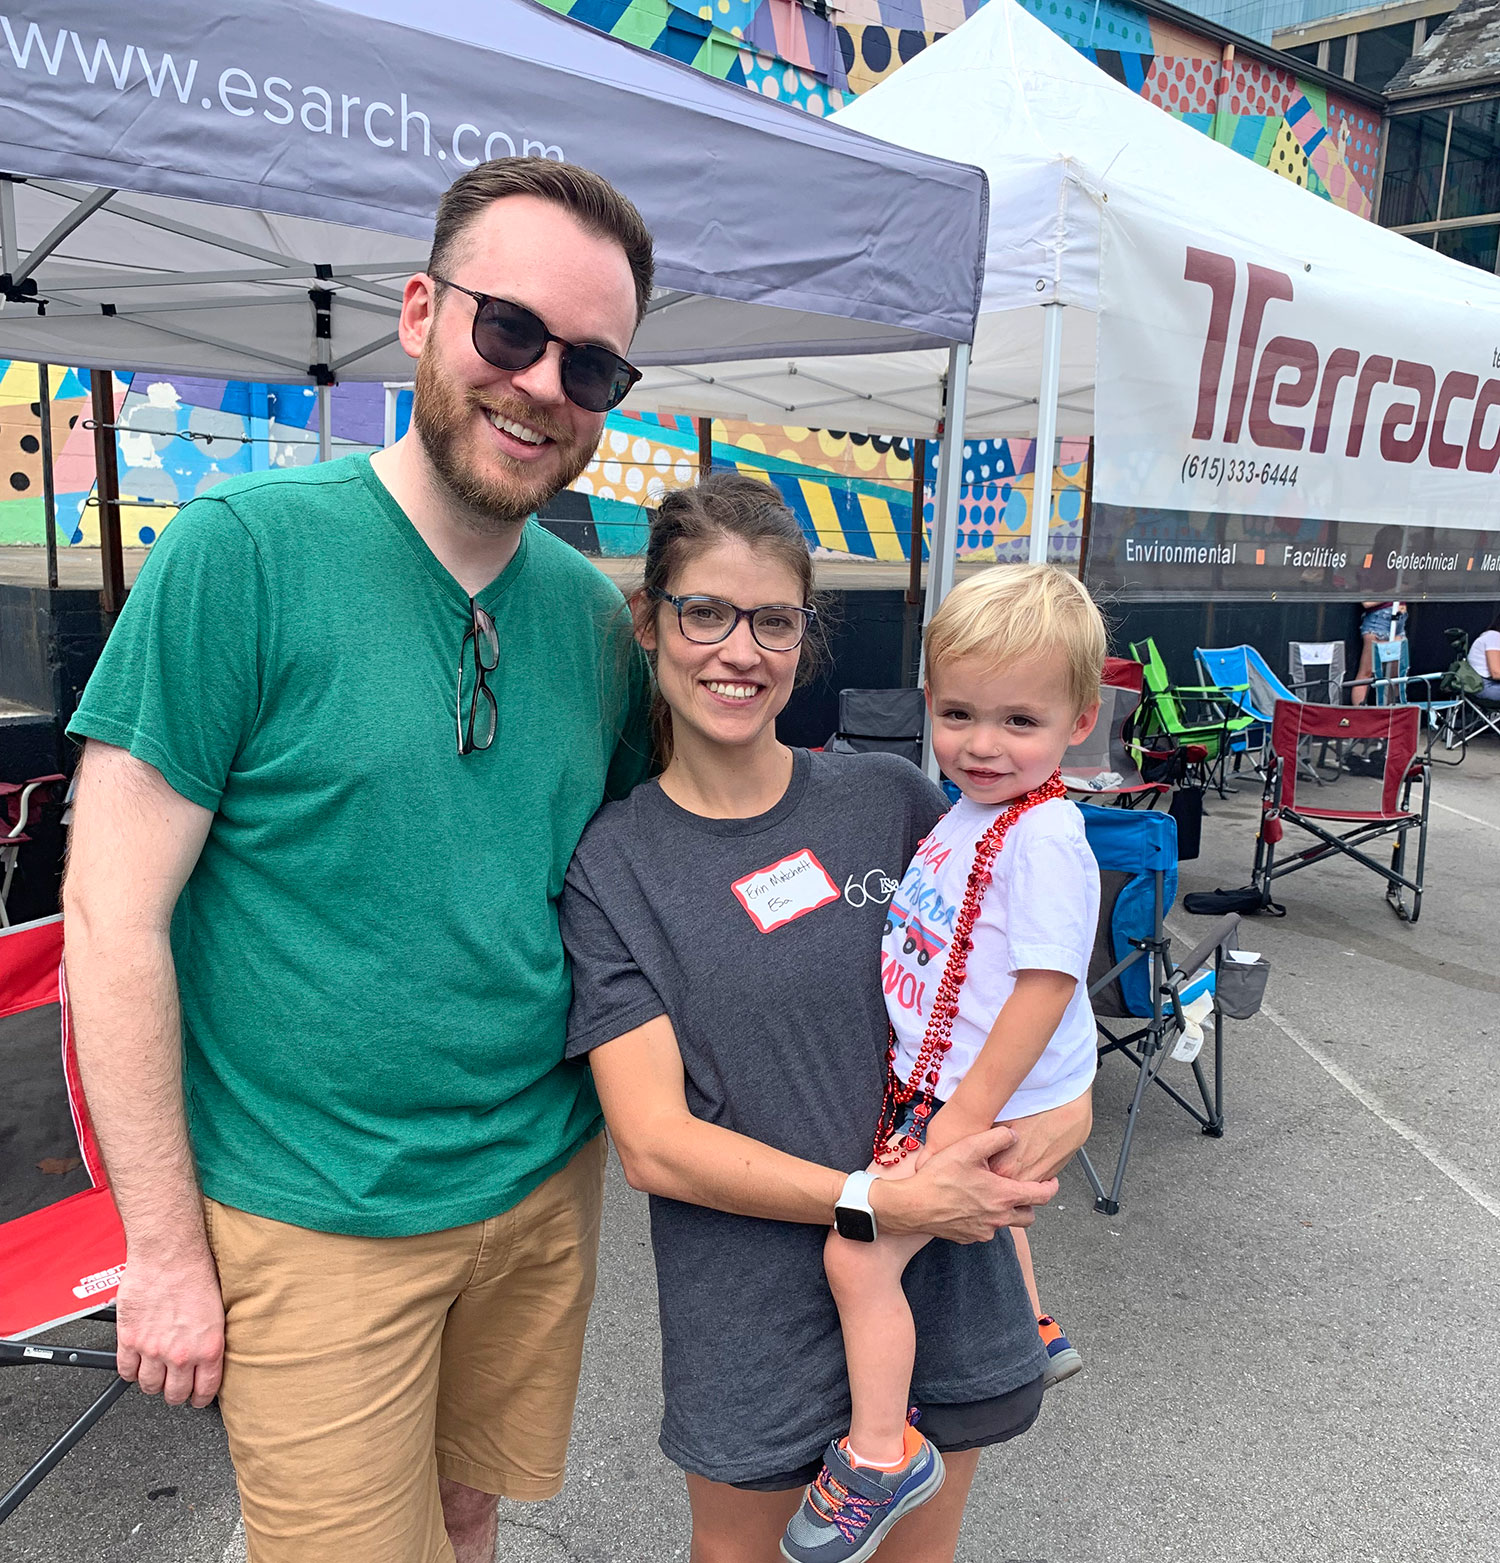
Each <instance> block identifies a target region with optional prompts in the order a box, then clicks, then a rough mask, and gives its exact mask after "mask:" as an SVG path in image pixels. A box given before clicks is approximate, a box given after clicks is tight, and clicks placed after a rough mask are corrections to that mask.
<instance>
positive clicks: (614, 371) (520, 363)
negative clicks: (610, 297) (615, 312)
mask: <svg viewBox="0 0 1500 1563" xmlns="http://www.w3.org/2000/svg"><path fill="white" fill-rule="evenodd" d="M428 275H429V276H430V277H431V278H432V280H433V281H434V282H436V283H439V284H441V286H443V287H445V288H453V289H455V290H456V291H457V292H459V293H467V294H468V295H469V297H470V298H471V299H473V300H474V333H473V337H474V351H475V352H476V353H478V354H479V356H480V357H481V358H482V359H483V360H484V361H485V363H487V364H493V365H494V366H495V368H497V369H509V370H511V371H512V372H515V371H517V370H521V369H529V368H531V366H532V365H533V364H534V363H537V362H538V361H539V360H540V359H541V356H542V354H543V353H545V352H546V351H547V344H548V343H549V342H556V343H557V344H558V345H559V346H560V347H561V348H562V388H563V394H564V395H565V396H566V397H567V398H568V400H569V401H570V402H573V403H575V404H576V405H577V406H579V407H582V408H583V409H584V411H585V412H609V411H610V410H611V409H612V408H615V407H618V406H619V405H620V403H621V402H623V401H624V400H625V397H626V396H627V395H628V394H629V391H630V388H631V386H633V385H634V384H635V382H636V381H637V380H639V379H640V377H641V371H640V370H639V369H637V368H636V367H635V365H634V364H632V363H629V362H628V361H627V360H625V359H623V358H621V357H620V355H619V354H618V353H612V352H610V350H609V349H608V348H607V347H598V346H596V345H595V344H594V343H592V342H585V343H581V344H580V343H577V342H565V341H563V339H562V338H561V337H560V336H553V334H552V333H551V332H550V331H549V330H548V329H547V327H546V324H545V323H544V322H543V320H542V318H541V317H540V316H539V315H534V314H532V312H531V311H530V310H529V309H524V308H523V307H522V306H521V305H520V304H512V303H511V301H510V300H509V299H503V298H494V297H492V296H491V295H490V294H488V293H476V292H475V291H474V289H473V288H466V287H463V286H461V285H460V284H459V283H457V282H449V280H448V279H447V278H446V277H440V276H438V275H437V273H436V272H429V273H428Z"/></svg>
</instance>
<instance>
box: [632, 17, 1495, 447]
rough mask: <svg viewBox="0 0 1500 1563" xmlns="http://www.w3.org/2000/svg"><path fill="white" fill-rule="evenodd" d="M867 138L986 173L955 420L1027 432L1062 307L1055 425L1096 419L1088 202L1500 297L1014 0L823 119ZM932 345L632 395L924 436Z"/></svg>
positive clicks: (1150, 223) (1099, 212)
mask: <svg viewBox="0 0 1500 1563" xmlns="http://www.w3.org/2000/svg"><path fill="white" fill-rule="evenodd" d="M835 118H836V120H837V122H838V123H840V124H843V125H848V126H851V127H853V128H854V129H857V130H862V131H865V132H866V133H867V134H869V135H872V136H878V137H880V138H881V139H882V140H885V141H890V142H893V143H895V144H897V145H901V146H909V147H913V148H917V149H920V150H921V151H924V152H930V153H932V154H934V155H936V156H940V157H949V158H961V159H962V160H964V161H965V162H973V163H977V164H978V165H979V166H980V167H982V168H983V169H984V170H985V172H986V173H987V174H988V175H989V181H990V214H989V240H988V245H987V250H986V261H985V280H984V297H983V301H982V303H981V305H980V319H979V325H978V329H977V331H976V333H975V339H974V352H973V360H972V364H971V367H970V373H969V402H968V409H967V416H966V418H965V424H964V428H965V433H966V434H967V435H968V436H969V437H970V438H993V437H995V436H1004V435H1020V434H1030V433H1034V432H1035V431H1036V427H1037V410H1038V391H1039V385H1040V379H1041V368H1042V336H1043V326H1042V316H1043V311H1042V310H1041V309H1039V308H1037V307H1036V306H1038V305H1041V304H1047V303H1052V302H1057V303H1061V304H1063V305H1066V306H1069V307H1068V308H1066V309H1065V310H1064V311H1063V315H1064V322H1063V332H1062V352H1061V371H1060V394H1059V401H1058V418H1057V430H1056V432H1057V433H1058V434H1061V435H1086V434H1089V433H1091V432H1092V431H1093V422H1094V402H1093V382H1094V378H1095V361H1096V349H1095V343H1096V311H1097V310H1098V307H1099V294H1100V274H1101V265H1103V266H1105V267H1107V266H1108V264H1109V262H1108V258H1107V257H1104V258H1103V259H1101V248H1102V241H1101V233H1102V228H1103V214H1104V212H1105V210H1106V208H1107V210H1108V212H1109V215H1110V219H1111V226H1112V227H1113V228H1115V229H1116V230H1117V231H1124V232H1129V231H1130V230H1131V229H1132V228H1134V229H1135V230H1136V231H1138V232H1141V231H1150V230H1153V229H1154V228H1155V227H1156V226H1157V225H1159V224H1162V223H1170V224H1172V225H1174V226H1177V227H1180V228H1184V229H1187V230H1189V231H1191V232H1195V233H1198V234H1201V235H1203V237H1204V239H1205V241H1209V242H1211V243H1212V244H1213V247H1215V248H1222V247H1225V246H1227V247H1229V248H1230V249H1236V248H1240V247H1244V248H1248V249H1249V250H1250V251H1251V252H1252V253H1256V254H1257V255H1258V257H1259V255H1262V254H1264V253H1265V252H1266V250H1267V248H1268V247H1269V248H1270V249H1271V250H1273V251H1277V252H1280V254H1281V256H1282V259H1283V261H1284V264H1285V266H1286V268H1288V269H1293V268H1294V269H1295V270H1297V271H1302V270H1304V268H1306V269H1316V271H1317V273H1318V276H1319V278H1320V279H1321V281H1322V282H1323V283H1324V284H1330V283H1331V284H1332V285H1334V286H1340V287H1342V288H1343V289H1344V290H1346V291H1347V293H1348V294H1349V295H1350V296H1351V297H1361V296H1364V295H1366V294H1367V293H1369V292H1371V291H1372V290H1378V291H1379V292H1380V294H1381V295H1382V300H1383V302H1384V300H1392V301H1393V302H1394V303H1395V304H1396V306H1397V307H1399V306H1400V301H1401V300H1402V299H1404V300H1406V301H1407V303H1408V305H1409V306H1410V308H1411V309H1413V310H1415V311H1417V312H1418V313H1424V312H1427V311H1430V310H1431V309H1432V308H1433V305H1434V301H1438V302H1440V303H1446V304H1448V305H1451V306H1453V307H1455V308H1463V307H1468V306H1482V307H1483V308H1484V309H1486V310H1487V311H1494V310H1497V309H1500V280H1497V279H1496V278H1495V277H1492V276H1490V275H1488V274H1487V273H1484V272H1481V271H1478V270H1477V269H1475V268H1473V267H1468V266H1463V265H1461V264H1459V263H1458V262H1455V261H1452V260H1449V259H1447V258H1446V257H1444V256H1440V255H1437V254H1435V253H1434V252H1433V251H1432V250H1429V249H1424V248H1423V247H1422V246H1420V245H1417V244H1414V243H1413V242H1412V241H1411V240H1410V239H1408V238H1406V237H1405V236H1404V235H1401V234H1397V233H1393V232H1390V231H1389V230H1387V229H1383V228H1379V227H1377V226H1376V225H1374V224H1373V223H1371V222H1368V221H1367V220H1365V219H1364V218H1361V217H1359V216H1357V215H1355V214H1354V213H1352V212H1349V211H1346V210H1344V209H1343V208H1341V207H1337V206H1334V205H1333V204H1332V203H1331V202H1329V201H1325V200H1322V199H1320V198H1319V197H1318V196H1315V195H1313V194H1311V193H1310V192H1308V191H1306V190H1304V189H1302V188H1301V187H1300V186H1298V185H1295V184H1293V183H1291V182H1290V181H1289V180H1286V179H1283V178H1281V177H1280V176H1279V175H1276V174H1273V173H1272V172H1271V171H1270V170H1269V169H1266V168H1262V167H1260V166H1259V165H1258V164H1255V163H1253V162H1251V161H1250V160H1249V159H1248V158H1245V157H1242V156H1240V155H1239V154H1238V153H1236V152H1234V151H1232V150H1231V149H1230V148H1229V147H1227V146H1224V145H1221V144H1220V143H1218V142H1216V141H1215V140H1213V139H1212V138H1211V137H1209V136H1206V135H1203V134H1202V133H1201V132H1199V131H1197V130H1194V129H1192V128H1191V127H1190V126H1188V125H1185V124H1183V123H1182V122H1181V121H1179V120H1176V119H1173V118H1172V117H1171V116H1170V115H1168V114H1166V113H1163V112H1162V110H1160V109H1159V108H1157V107H1156V106H1155V105H1153V104H1151V103H1149V102H1147V101H1146V99H1144V98H1142V97H1139V96H1138V95H1137V94H1136V93H1134V92H1132V91H1130V89H1129V88H1127V87H1124V86H1122V85H1120V84H1119V83H1118V82H1116V81H1114V80H1113V79H1112V78H1111V77H1109V76H1107V75H1106V74H1105V73H1104V72H1103V71H1102V70H1100V69H1099V68H1098V67H1097V66H1095V65H1093V64H1092V63H1091V62H1090V61H1088V60H1086V59H1085V58H1084V57H1083V55H1081V54H1080V53H1079V52H1078V51H1077V50H1076V49H1074V48H1073V47H1072V46H1071V45H1069V44H1068V43H1066V42H1065V41H1064V40H1063V39H1062V38H1060V37H1059V36H1058V35H1057V34H1056V33H1054V32H1052V30H1051V29H1050V28H1048V27H1047V26H1046V25H1045V24H1043V23H1042V22H1040V21H1038V20H1037V19H1036V18H1035V17H1033V16H1032V15H1030V14H1029V13H1028V12H1026V11H1025V10H1023V9H1022V8H1021V6H1020V5H1018V4H1017V3H1016V0H991V3H990V4H988V5H986V6H984V7H983V8H982V9H981V10H979V11H977V12H976V13H975V14H974V15H973V16H971V17H970V18H969V19H968V20H967V21H966V22H965V23H964V24H963V25H962V26H961V27H959V28H957V29H956V30H955V31H954V32H952V33H950V34H949V35H948V36H947V37H946V38H944V39H942V40H941V41H940V42H938V43H937V44H935V45H933V46H932V47H931V48H929V49H926V50H923V51H922V53H920V54H918V55H917V56H916V57H915V58H914V59H912V60H911V61H909V62H908V63H907V64H905V65H903V66H902V68H901V69H900V70H899V71H896V72H894V73H893V74H892V75H891V76H889V77H887V78H886V79H885V80H884V81H882V82H880V83H879V84H878V85H876V86H875V87H873V88H872V89H871V90H870V91H869V92H867V93H865V94H863V95H862V96H861V97H859V98H857V99H856V100H855V101H854V102H853V103H851V104H850V105H849V106H848V107H846V108H844V109H843V110H841V111H840V113H839V114H838V115H837V116H835ZM946 363H947V358H946V355H945V354H942V353H934V352H918V353H903V354H900V355H874V356H871V357H867V358H861V359H858V360H853V359H850V360H846V361H845V362H843V363H835V362H832V361H828V360H823V361H816V360H811V359H809V358H807V357H806V356H803V357H798V358H796V359H794V360H792V361H790V362H783V363H780V364H777V363H773V362H761V363H756V364H754V365H739V366H736V365H729V364H700V365H695V366H692V367H691V368H690V369H685V370H669V369H661V370H657V371H654V372H653V373H652V374H650V375H648V377H647V379H646V381H645V382H644V383H643V384H642V385H641V386H639V387H638V388H637V390H636V393H635V394H636V400H635V403H634V405H636V406H642V405H645V406H650V405H653V404H654V403H655V402H656V401H658V400H659V401H660V402H661V403H664V404H665V403H669V402H670V401H671V400H672V398H674V397H675V398H677V399H678V400H679V401H681V402H683V403H684V404H686V403H687V402H688V401H691V404H692V405H694V406H696V407H699V408H701V410H702V411H704V412H713V413H716V414H721V415H727V416H737V417H749V418H756V419H760V420H762V421H767V422H774V421H781V422H789V423H811V424H819V425H826V426H830V427H834V428H850V429H859V430H865V431H869V432H871V433H881V434H911V435H928V436H930V435H932V434H933V433H934V432H935V430H936V425H937V421H938V419H939V418H940V417H941V409H942V381H943V374H944V370H945V368H946Z"/></svg>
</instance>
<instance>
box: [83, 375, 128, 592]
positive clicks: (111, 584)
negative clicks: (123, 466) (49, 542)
mask: <svg viewBox="0 0 1500 1563" xmlns="http://www.w3.org/2000/svg"><path fill="white" fill-rule="evenodd" d="M89 394H90V396H91V397H92V398H93V404H94V474H95V477H94V485H95V488H94V491H95V494H96V495H97V497H98V500H99V561H100V566H101V569H102V572H103V578H104V584H103V591H102V597H101V600H102V603H103V607H104V612H105V615H106V616H107V617H108V618H109V619H110V621H111V623H112V622H113V621H114V617H115V615H116V614H118V613H119V611H120V609H121V608H123V607H124V606H125V563H124V556H123V554H122V553H121V543H120V466H119V452H118V448H117V446H116V444H115V377H114V374H113V372H112V371H111V370H108V369H95V370H94V371H93V372H92V373H91V374H90V376H89Z"/></svg>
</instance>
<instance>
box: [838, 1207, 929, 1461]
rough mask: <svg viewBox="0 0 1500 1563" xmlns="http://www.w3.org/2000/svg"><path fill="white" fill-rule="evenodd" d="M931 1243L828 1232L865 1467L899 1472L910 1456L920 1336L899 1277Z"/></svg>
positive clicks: (852, 1432) (855, 1444)
mask: <svg viewBox="0 0 1500 1563" xmlns="http://www.w3.org/2000/svg"><path fill="white" fill-rule="evenodd" d="M930 1241H931V1240H930V1239H929V1238H928V1237H926V1236H924V1235H922V1234H919V1233H914V1234H912V1235H910V1236H907V1235H904V1234H903V1235H902V1236H900V1237H881V1238H877V1239H876V1241H875V1242H873V1243H852V1242H850V1241H849V1240H848V1239H847V1238H843V1237H840V1236H839V1235H838V1233H837V1232H830V1233H829V1234H828V1243H827V1246H826V1247H825V1248H824V1250H823V1263H824V1266H825V1268H826V1270H827V1273H828V1285H829V1289H830V1290H831V1291H832V1292H833V1300H834V1301H835V1302H836V1303H837V1304H838V1309H839V1324H840V1325H841V1327H842V1328H843V1332H844V1358H845V1361H846V1362H847V1364H848V1369H849V1396H850V1399H851V1401H852V1402H853V1415H852V1417H851V1418H850V1423H849V1449H850V1452H851V1454H853V1455H854V1456H855V1457H856V1458H857V1459H859V1460H862V1461H864V1462H865V1463H867V1464H872V1465H887V1466H890V1467H892V1468H894V1467H895V1466H897V1465H899V1464H900V1463H901V1461H902V1459H903V1458H904V1451H905V1438H906V1413H907V1408H908V1407H909V1405H910V1396H911V1373H912V1363H913V1361H914V1360H915V1358H916V1353H917V1331H916V1325H915V1323H914V1322H913V1320H912V1316H911V1306H910V1304H909V1303H908V1302H907V1300H906V1293H905V1292H903V1291H902V1290H901V1275H902V1272H903V1271H904V1270H905V1269H906V1267H907V1265H908V1264H910V1262H911V1260H912V1257H913V1256H914V1255H915V1254H916V1253H918V1252H919V1251H920V1250H921V1249H923V1248H925V1247H926V1246H927V1244H928V1242H930Z"/></svg>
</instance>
